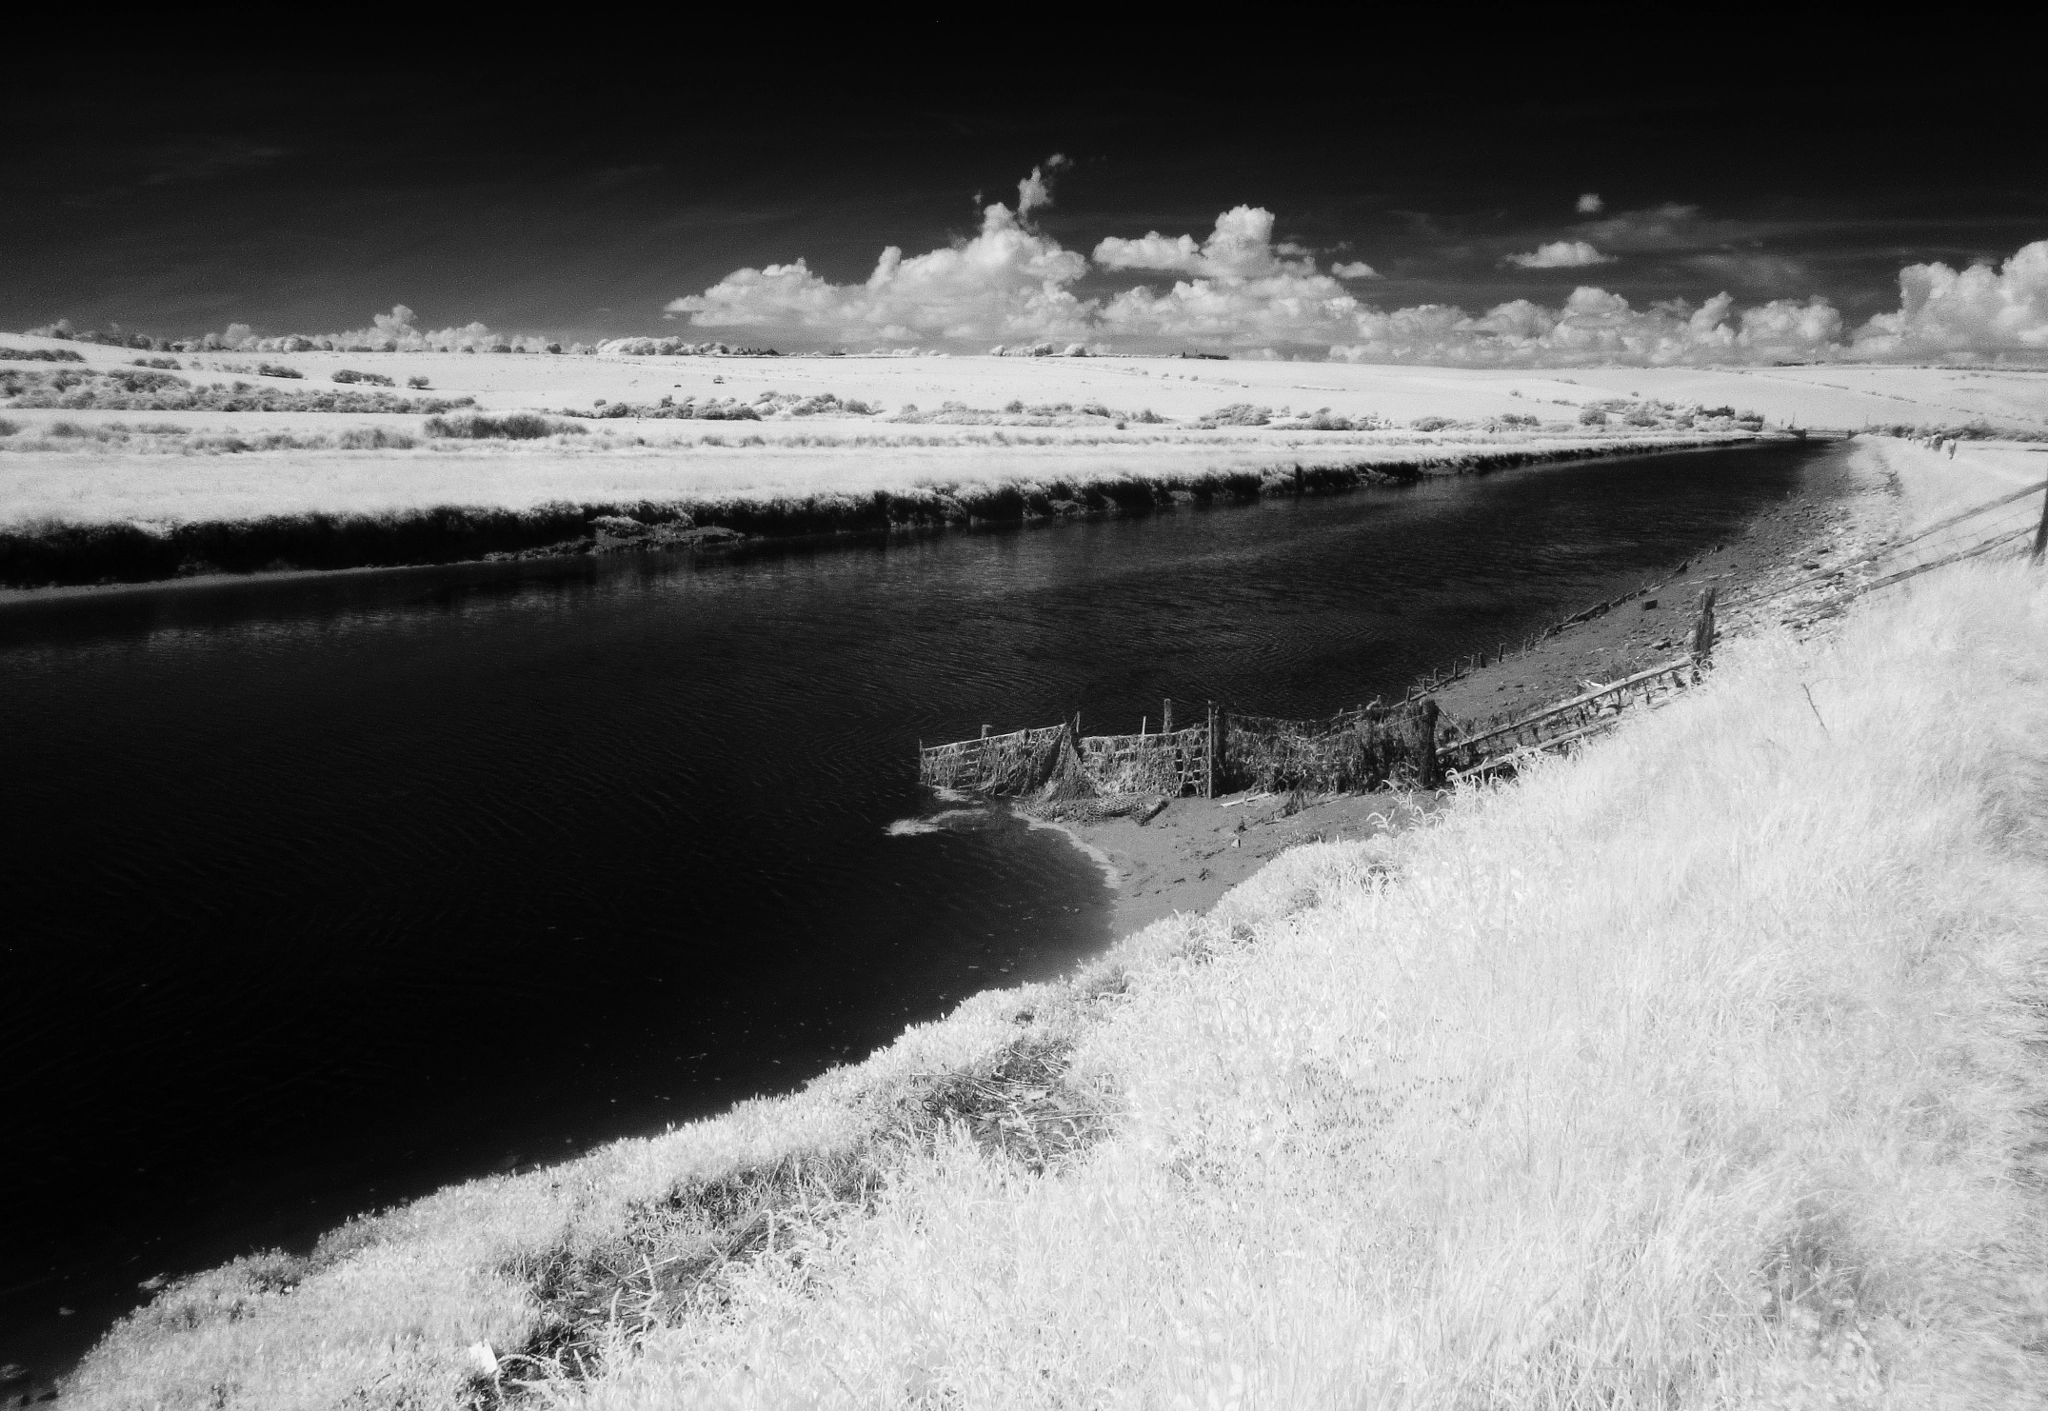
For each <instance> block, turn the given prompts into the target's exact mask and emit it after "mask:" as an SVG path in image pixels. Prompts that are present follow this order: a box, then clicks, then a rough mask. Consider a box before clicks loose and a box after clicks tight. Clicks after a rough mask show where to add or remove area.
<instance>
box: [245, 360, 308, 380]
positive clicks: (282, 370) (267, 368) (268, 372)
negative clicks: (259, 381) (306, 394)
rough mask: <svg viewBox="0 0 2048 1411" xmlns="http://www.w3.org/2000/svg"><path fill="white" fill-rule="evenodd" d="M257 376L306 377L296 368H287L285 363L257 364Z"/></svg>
mask: <svg viewBox="0 0 2048 1411" xmlns="http://www.w3.org/2000/svg"><path fill="white" fill-rule="evenodd" d="M256 375H257V376H259V377H304V376H305V375H306V374H304V373H303V372H300V371H299V370H298V369H297V368H295V367H286V366H285V365H284V364H283V363H258V364H256Z"/></svg>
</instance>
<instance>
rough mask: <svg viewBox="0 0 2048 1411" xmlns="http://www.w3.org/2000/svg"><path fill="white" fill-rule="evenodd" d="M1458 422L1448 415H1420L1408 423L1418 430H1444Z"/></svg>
mask: <svg viewBox="0 0 2048 1411" xmlns="http://www.w3.org/2000/svg"><path fill="white" fill-rule="evenodd" d="M1457 424H1458V423H1457V422H1455V421H1452V420H1451V419H1450V418H1449V417H1447V416H1419V417H1417V418H1415V420H1413V421H1411V422H1409V423H1408V425H1409V426H1410V427H1412V428H1413V429H1414V430H1416V431H1442V430H1443V429H1444V428H1445V427H1447V426H1456V425H1457Z"/></svg>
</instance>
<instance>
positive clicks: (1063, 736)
mask: <svg viewBox="0 0 2048 1411" xmlns="http://www.w3.org/2000/svg"><path fill="white" fill-rule="evenodd" d="M1171 717H1172V702H1171V701H1169V702H1167V708H1166V711H1165V713H1164V718H1165V719H1166V720H1167V721H1170V720H1171ZM1436 721H1437V708H1436V705H1435V703H1434V702H1430V701H1424V702H1420V703H1415V704H1403V705H1398V706H1382V705H1379V704H1377V703H1375V704H1373V705H1369V706H1360V707H1359V708H1358V709H1356V710H1348V711H1340V712H1339V713H1338V714H1337V715H1335V716H1333V717H1331V718H1330V719H1328V720H1282V719H1278V718H1275V717H1270V716H1258V715H1240V714H1237V713H1235V712H1231V711H1226V710H1219V709H1217V708H1216V707H1215V706H1213V705H1212V706H1210V707H1209V708H1208V709H1207V711H1206V713H1205V718H1204V720H1203V723H1202V724H1200V725H1197V726H1193V727H1190V728H1186V729H1181V730H1174V729H1172V728H1171V727H1170V725H1168V726H1167V727H1166V728H1162V729H1161V730H1160V731H1159V732H1158V733H1149V732H1148V733H1142V734H1137V735H1082V734H1081V733H1080V725H1079V723H1078V719H1077V720H1075V721H1069V722H1068V723H1066V724H1065V725H1055V726H1049V727H1045V728H1041V729H1035V730H1017V731H1012V732H1010V733H1008V734H1003V735H986V734H985V735H983V736H982V737H981V738H980V739H977V740H961V741H957V742H955V743H952V744H945V745H933V746H929V747H920V748H919V750H918V780H919V782H920V783H922V784H924V785H925V786H926V787H927V788H933V789H950V790H956V791H960V792H968V793H976V794H981V795H983V796H985V797H1006V798H1014V799H1018V800H1020V801H1022V802H1023V803H1024V804H1025V806H1026V807H1027V808H1029V809H1032V810H1035V811H1037V812H1040V813H1042V814H1046V815H1049V816H1090V817H1093V816H1101V815H1103V814H1105V813H1118V812H1132V811H1135V810H1136V809H1137V808H1138V807H1139V806H1140V805H1141V803H1142V802H1143V801H1146V800H1150V799H1154V798H1178V797H1180V796H1182V795H1184V794H1199V795H1205V796H1213V795H1215V794H1219V793H1227V792H1230V791H1232V790H1235V789H1243V788H1251V789H1264V790H1270V791H1279V790H1295V789H1302V790H1309V791H1313V792H1316V793H1335V792H1343V791H1352V790H1364V789H1373V788H1378V787H1380V786H1382V785H1386V784H1402V785H1408V786H1411V787H1428V786H1430V785H1432V784H1434V783H1436V782H1437V779H1438V769H1437V762H1436Z"/></svg>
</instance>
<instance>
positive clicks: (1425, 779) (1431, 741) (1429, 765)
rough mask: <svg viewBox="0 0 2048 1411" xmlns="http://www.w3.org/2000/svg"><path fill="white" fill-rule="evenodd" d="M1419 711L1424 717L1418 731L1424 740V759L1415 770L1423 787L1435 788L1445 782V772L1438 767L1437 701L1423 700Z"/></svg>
mask: <svg viewBox="0 0 2048 1411" xmlns="http://www.w3.org/2000/svg"><path fill="white" fill-rule="evenodd" d="M1417 713H1418V714H1419V715H1421V717H1422V728H1421V729H1420V730H1418V731H1417V732H1416V733H1417V735H1418V736H1419V737H1420V738H1421V741H1422V759H1421V761H1420V767H1419V768H1418V769H1417V770H1416V771H1415V772H1416V774H1417V775H1418V776H1419V782H1420V783H1421V785H1422V787H1423V788H1425V789H1433V788H1435V787H1436V786H1437V785H1438V784H1440V783H1442V782H1443V774H1442V772H1441V771H1440V770H1438V769H1437V767H1436V718H1437V704H1436V702H1435V701H1431V700H1425V701H1423V703H1422V708H1421V710H1420V711H1419V712H1417Z"/></svg>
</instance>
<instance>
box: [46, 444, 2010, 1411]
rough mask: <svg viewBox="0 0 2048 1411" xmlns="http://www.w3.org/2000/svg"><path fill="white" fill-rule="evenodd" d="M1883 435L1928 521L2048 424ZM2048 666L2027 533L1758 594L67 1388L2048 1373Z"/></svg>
mask: <svg viewBox="0 0 2048 1411" xmlns="http://www.w3.org/2000/svg"><path fill="white" fill-rule="evenodd" d="M1865 453H1866V454H1871V453H1873V452H1871V451H1866V452H1865ZM1882 455H1883V458H1884V465H1883V469H1884V470H1886V471H1888V472H1889V473H1890V474H1892V475H1894V476H1896V477H1897V478H1898V481H1899V484H1900V487H1901V494H1902V504H1903V505H1904V506H1905V507H1906V511H1905V512H1906V519H1907V527H1908V528H1911V527H1914V526H1915V525H1916V524H1918V523H1925V522H1926V519H1927V517H1928V515H1929V514H1932V513H1934V512H1935V511H1936V508H1937V507H1938V506H1939V505H1940V504H1942V503H1944V502H1946V501H1948V500H1955V499H1961V500H1965V501H1967V500H1970V499H1981V498H1986V497H1987V496H1988V494H1996V493H1998V491H1999V490H2000V489H2001V488H2003V487H2002V485H1999V484H1993V483H1991V482H1992V481H1995V480H1999V479H2001V478H2003V477H2006V476H2008V475H2009V474H2012V473H2024V472H2025V469H2026V468H2027V467H2028V466H2029V465H2030V464H2031V463H2032V462H2033V461H2036V460H2040V459H2043V458H2041V457H2036V456H2031V455H2026V454H2025V453H2024V452H2017V451H2013V452H2002V453H1999V454H1998V455H1996V456H1993V457H1990V458H1988V459H1981V460H1980V459H1979V458H1977V457H1975V456H1972V455H1971V453H1969V452H1967V451H1966V452H1965V453H1964V456H1963V457H1959V458H1958V459H1957V460H1956V461H1949V460H1947V459H1946V458H1944V457H1940V456H1938V455H1937V454H1936V453H1935V452H1933V451H1931V450H1928V449H1925V448H1922V447H1918V446H1913V445H1910V444H1906V443H1889V444H1887V445H1885V446H1884V448H1883V450H1882ZM2044 677H2048V578H2044V577H2043V575H2042V574H2040V573H2039V572H2035V571H2030V570H2028V569H2026V568H2025V567H2023V566H2021V565H2017V564H2008V565H1985V564H1971V565H1964V566H1960V567H1957V568H1952V569H1948V570H1944V571H1943V572H1941V573H1938V574H1933V575H1930V576H1928V577H1926V578H1923V579H1920V580H1916V582H1915V584H1914V585H1913V586H1912V587H1910V588H1907V589H1902V590H1898V591H1894V592H1891V593H1887V594H1881V595H1875V596H1873V597H1872V598H1870V599H1867V600H1865V601H1864V602H1862V603H1860V604H1859V605H1858V606H1857V607H1856V608H1854V609H1853V610H1852V611H1851V612H1850V613H1849V614H1848V615H1847V616H1846V617H1845V618H1843V619H1840V620H1839V621H1838V622H1837V623H1836V624H1835V626H1834V628H1833V630H1832V631H1831V632H1830V633H1828V634H1827V635H1824V636H1818V637H1813V638H1810V639H1806V640H1800V639H1797V638H1794V637H1793V636H1791V635H1789V634H1788V633H1784V632H1774V631H1770V630H1760V631H1759V632H1758V633H1757V634H1756V635H1754V636H1752V637H1749V638H1747V639H1741V640H1738V641H1736V642H1733V643H1731V644H1729V645H1727V646H1726V647H1724V648H1723V651H1722V653H1721V664H1720V666H1719V667H1718V669H1717V671H1716V674H1715V676H1714V678H1713V679H1712V681H1711V682H1710V683H1709V684H1708V685H1707V686H1706V687H1704V688H1703V689H1701V690H1698V691H1696V692H1693V693H1690V694H1688V695H1687V696H1685V697H1683V698H1681V699H1679V700H1678V701H1676V702H1675V703H1673V704H1672V705H1670V706H1669V707H1667V708H1666V709H1664V710H1662V711H1660V712H1657V713H1655V714H1653V715H1650V716H1647V717H1646V718H1643V719H1641V720H1639V721H1636V722H1634V723H1633V724H1631V725H1629V726H1627V727H1626V728H1624V729H1622V730H1621V731H1619V732H1618V733H1617V734H1616V735H1615V736H1614V737H1613V738H1611V739H1610V740H1608V741H1605V742H1603V743H1601V744H1598V745H1596V746H1594V747H1591V748H1589V749H1587V750H1585V751H1584V752H1583V753H1581V754H1579V755H1577V756H1576V757H1574V758H1571V759H1569V760H1562V761H1554V762H1550V763H1548V764H1545V765H1543V766H1541V767H1538V768H1535V769H1532V770H1531V771H1529V772H1528V773H1526V774H1525V775H1524V776H1523V778H1522V779H1521V780H1520V781H1518V782H1516V783H1514V784H1511V785H1506V786H1502V787H1498V788H1486V789H1475V790H1470V791H1467V792H1464V793H1461V794H1460V795H1459V796H1457V797H1456V798H1455V799H1453V800H1452V801H1451V802H1450V803H1449V804H1448V805H1447V806H1446V807H1444V808H1442V809H1440V810H1438V811H1437V813H1436V814H1435V816H1434V821H1433V822H1431V823H1429V824H1427V825H1425V826H1420V827H1416V828H1412V829H1409V830H1406V831H1404V832H1400V833H1396V834H1393V835H1390V836H1387V837H1383V838H1377V839H1374V840H1371V841H1368V842H1362V843H1343V844H1316V845H1309V846H1304V847H1302V848H1300V849H1297V850H1295V851H1293V852H1290V853H1288V854H1285V855H1284V856H1282V857H1281V858H1280V859H1278V860H1277V861H1276V862H1274V863H1273V864H1272V865H1270V866H1269V867H1267V868H1266V869H1265V870H1264V871H1262V872H1261V873H1259V874H1258V875H1257V876H1255V877H1254V878H1253V879H1251V880H1250V881H1249V882H1247V883H1245V884H1244V885H1243V886H1241V887H1240V888H1238V889H1237V890H1236V891H1234V892H1232V893H1231V894H1229V895H1228V896H1226V897H1225V898H1224V900H1223V901H1222V902H1221V903H1220V904H1219V905H1218V906H1217V907H1216V908H1215V909H1214V910H1213V911H1212V912H1211V913H1210V914H1208V915H1207V916H1202V917H1195V916H1178V917H1174V918H1171V919H1168V920H1165V921H1161V922H1159V923H1157V924H1155V925H1153V926H1151V927H1149V928H1148V929H1146V930H1144V931H1142V932H1140V933H1138V934H1137V935H1135V936H1133V937H1131V938H1129V939H1128V940H1126V941H1125V942H1123V943H1121V944H1120V945H1119V947H1118V948H1117V949H1116V950H1114V951H1113V952H1112V953H1111V954H1110V955H1108V956H1107V957H1105V958H1104V959H1102V960H1101V961H1099V962H1096V963H1095V964H1093V965H1092V966H1090V967H1088V968H1087V969H1085V970H1084V971H1083V972H1081V973H1080V974H1078V975H1076V976H1075V977H1074V978H1073V979H1071V980H1070V981H1067V982H1065V983H1062V984H1057V985H1045V986H1036V987H1028V988H1025V989H1021V990H1012V991H1001V992H990V993H987V994H984V995H981V996H978V997H977V998H975V999H974V1000H971V1001H969V1002H968V1003H967V1004H965V1005H964V1006H962V1008H961V1009H960V1010H959V1011H958V1012H957V1013H956V1014H954V1015H953V1016H951V1017H949V1018H947V1019H945V1020H943V1021H940V1022H938V1023H935V1024H931V1025H924V1026H918V1027H914V1028H913V1029H911V1030H909V1031H907V1032H906V1034H905V1035H904V1036H903V1038H902V1039H901V1040H899V1041H898V1042H897V1043H896V1044H895V1045H893V1046H892V1047H890V1048H888V1049H885V1050H883V1051H881V1052H879V1053H877V1054H876V1055H874V1056H873V1057H871V1058H870V1059H868V1060H866V1061H865V1062H864V1063H861V1064H858V1065H854V1066H851V1067H848V1068H846V1069H842V1070H838V1071H836V1072H834V1073H832V1074H828V1075H827V1076H826V1077H824V1078H822V1079H820V1080H819V1081H818V1082H817V1083H815V1084H814V1085H812V1087H811V1088H809V1089H808V1090H806V1091H805V1092H803V1093H800V1094H797V1095H794V1096H792V1097H789V1098H785V1099H776V1100H770V1101H759V1102H752V1103H748V1104H743V1105H742V1106H740V1107H739V1108H737V1109H735V1110H734V1111H733V1112H732V1113H730V1114H729V1115H727V1116H724V1117H720V1118H717V1119H713V1120H710V1121H707V1122H703V1123H698V1124H694V1125H692V1126H689V1127H685V1128H681V1129H678V1130H676V1131H673V1132H671V1133H669V1134H667V1135H664V1136H659V1137H654V1138H651V1139H646V1140H640V1141H630V1142H622V1143H619V1144H617V1145H615V1146H612V1147H610V1148H607V1149H605V1150H603V1151H600V1152H597V1153H594V1154H592V1155H591V1156H589V1157H586V1158H584V1159H582V1160H580V1161H577V1162H572V1163H569V1164H566V1165H563V1166H559V1167H555V1168H552V1169H548V1170H542V1171H537V1172H532V1173H528V1174H524V1175H518V1176H512V1177H506V1178H499V1179H493V1180H487V1181H480V1182H475V1183H472V1184H469V1185H466V1186H460V1187H454V1188H450V1189H449V1190H446V1191H444V1192H442V1193H440V1194H438V1195H436V1196H433V1197H431V1198H429V1199H427V1200H424V1201H421V1202H419V1203H417V1204H416V1205H413V1206H410V1207H407V1208H404V1209H401V1210H395V1211H392V1212H388V1213H386V1214H383V1215H381V1216H378V1217H374V1218H371V1219H368V1220H364V1221H359V1222H356V1223H354V1224H352V1225H350V1226H348V1227H345V1228H344V1229H342V1230H340V1231H337V1232H336V1233H335V1234H333V1235H332V1236H330V1237H329V1238H328V1240H326V1241H324V1242H323V1244H322V1246H321V1248H320V1249H319V1250H317V1251H315V1252H314V1253H313V1254H312V1255H311V1256H305V1257H301V1256H288V1255H275V1256H266V1257H260V1258H255V1259H251V1260H246V1261H243V1262H241V1263H239V1264H237V1265H235V1266H231V1267H229V1268H227V1269H224V1270H220V1271H215V1272H213V1273H210V1274H205V1275H201V1276H198V1277H197V1278H195V1279H193V1280H190V1281H187V1282H185V1283H183V1284H180V1285H176V1286H174V1287H172V1288H171V1289H168V1290H166V1291H165V1292H164V1293H163V1294H162V1295H160V1296H159V1297H158V1299H157V1301H156V1302H155V1303H154V1304H153V1305H152V1306H151V1307H150V1308H148V1309H145V1310H144V1311H142V1312H141V1313H139V1314H137V1315H136V1316H135V1318H134V1319H133V1320H132V1321H130V1322H129V1323H127V1324H125V1325H123V1326H122V1327H120V1328H118V1329H116V1330H115V1332H114V1333H113V1334H111V1335H110V1336H109V1338H108V1339H107V1340H106V1342H105V1343H104V1344H103V1345H102V1346H101V1347H100V1348H99V1349H98V1350H97V1351H96V1352H95V1354H94V1355H93V1356H92V1357H91V1358H90V1359H89V1360H88V1361H87V1363H86V1364H85V1365H84V1367H83V1368H82V1369H81V1370H80V1371H79V1372H78V1373H77V1374H76V1376H75V1377H74V1378H73V1380H72V1382H71V1384H70V1385H69V1387H68V1388H67V1399H71V1398H75V1400H76V1404H79V1405H81V1406H95V1407H96V1406H107V1407H113V1406H131V1405H140V1406H152V1405H162V1406H165V1407H186V1406H193V1407H197V1406H215V1407H219V1406H247V1407H264V1408H290V1407H300V1406H305V1407H313V1406H331V1405H336V1404H349V1405H364V1406H391V1407H395V1406H401V1405H408V1406H449V1407H452V1406H457V1405H463V1404H481V1405H494V1404H501V1402H502V1400H504V1399H509V1400H510V1401H511V1402H512V1403H513V1404H531V1405H535V1406H548V1405H568V1406H587V1407H591V1408H614V1407H616V1408H629V1407H630V1408H638V1407H655V1406H674V1405H691V1406H781V1405H792V1404H803V1405H821V1406H849V1407H851V1406H866V1405H883V1404H887V1405H898V1404H901V1405H930V1406H941V1405H959V1406H974V1407H983V1406H987V1407H1000V1406H1019V1407H1024V1406H1031V1407H1055V1406H1096V1405H1100V1406H1132V1407H1150V1406H1160V1407H1167V1406H1214V1407H1225V1406H1236V1407H1252V1406H1286V1407H1316V1406H1340V1405H1341V1406H1353V1405H1375V1406H1377V1405H1387V1406H1431V1407H1465V1406H1471V1407H1479V1406H1556V1407H1580V1406H1583V1407H1592V1406H1600V1407H1696V1406H1700V1407H1703V1406H1730V1407H1735V1406H1743V1407H1746V1406H1757V1405H1801V1406H1822V1405H1879V1404H1883V1405H1901V1406H1923V1405H1924V1406H1935V1405H1967V1406H1973V1407H1975V1406H1987V1407H1988V1406H2027V1405H2034V1404H2037V1402H2038V1388H2039V1386H2040V1385H2041V1384H2042V1379H2043V1376H2044V1374H2048V1367H2044V1365H2043V1361H2044V1357H2048V1353H2044V1350H2043V1349H2044V1347H2048V1340H2044V1331H2048V1273H2044V1271H2048V1226H2044V1223H2043V1214H2044V1210H2043V1206H2042V1203H2041V1199H2040V1191H2041V1189H2042V1185H2041V1182H2042V1179H2043V1177H2044V1175H2048V1172H2044V1171H2043V1169H2042V1167H2041V1152H2042V1151H2043V1150H2044V1149H2048V1148H2044V1143H2043V1133H2042V1130H2041V1127H2040V1113H2041V1112H2042V1111H2043V1110H2044V1109H2043V1104H2044V1102H2048V1072H2044V1070H2043V1068H2042V1063H2041V1057H2040V1055H2041V1040H2042V1037H2043V1035H2042V1032H2041V1019H2040V1013H2039V1008H2038V1005H2039V997H2040V995H2039V987H2040V984H2041V977H2042V975H2043V965H2044V961H2048V950H2044V945H2043V939H2042V938H2043V935H2044V923H2048V867H2044V865H2043V862H2042V848H2041V843H2042V837H2043V830H2044V826H2048V792H2044V788H2043V784H2044V774H2048V704H2044V701H2043V698H2042V694H2041V690H2040V683H2041V681H2042V680H2043V679H2044ZM533 1041H535V1042H544V1041H545V1040H544V1038H535V1039H534V1040H533Z"/></svg>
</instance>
